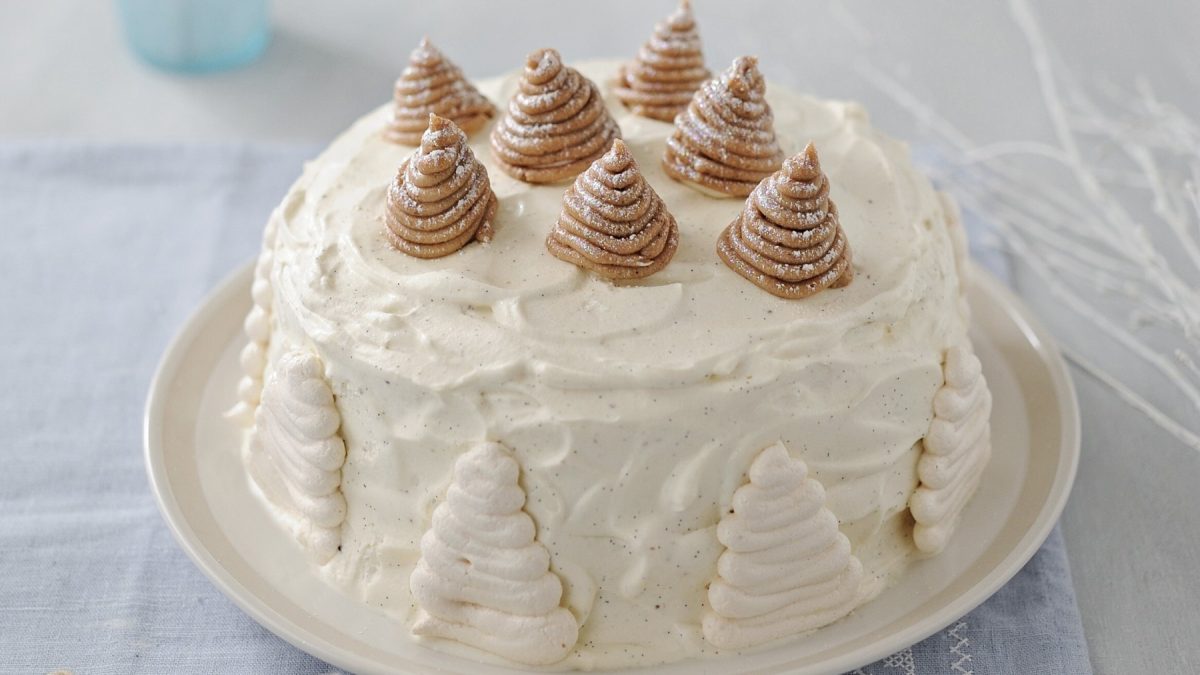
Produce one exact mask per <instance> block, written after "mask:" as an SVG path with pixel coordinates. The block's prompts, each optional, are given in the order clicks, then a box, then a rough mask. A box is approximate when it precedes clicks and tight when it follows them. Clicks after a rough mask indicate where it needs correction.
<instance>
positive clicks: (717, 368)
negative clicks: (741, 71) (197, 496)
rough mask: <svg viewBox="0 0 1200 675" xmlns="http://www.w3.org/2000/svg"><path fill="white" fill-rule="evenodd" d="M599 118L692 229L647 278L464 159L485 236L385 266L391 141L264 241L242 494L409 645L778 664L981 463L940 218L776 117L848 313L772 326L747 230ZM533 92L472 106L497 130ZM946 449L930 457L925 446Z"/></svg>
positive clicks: (856, 117)
mask: <svg viewBox="0 0 1200 675" xmlns="http://www.w3.org/2000/svg"><path fill="white" fill-rule="evenodd" d="M576 67H577V68H578V70H579V71H580V72H581V73H582V74H583V75H585V76H587V77H589V78H590V79H591V80H593V81H594V82H596V83H597V84H598V85H599V87H600V89H599V90H600V92H601V94H602V95H603V97H604V99H605V103H606V105H607V108H608V112H609V113H610V114H611V115H612V117H613V119H614V120H616V122H617V124H618V125H619V127H620V134H621V136H622V137H623V139H624V143H625V145H626V146H627V147H628V149H629V151H630V152H631V153H632V154H633V157H634V159H635V160H636V162H637V164H638V165H639V166H640V167H641V170H642V172H643V174H644V176H645V179H646V180H647V181H648V183H649V185H651V186H652V187H653V189H654V190H655V191H657V193H658V194H659V195H660V196H661V198H662V201H663V203H664V204H665V206H666V208H667V209H668V210H669V211H670V213H671V214H672V215H673V216H674V218H675V221H676V222H677V223H678V231H679V236H678V250H677V252H675V255H674V258H673V259H672V260H671V261H670V263H669V264H668V265H666V267H665V268H664V269H662V270H661V271H659V272H657V273H656V274H654V275H652V276H649V277H646V278H643V279H634V280H628V281H622V282H618V283H613V282H611V281H608V280H605V279H602V278H599V277H598V276H596V275H594V274H592V273H589V272H588V271H586V270H584V269H581V268H580V267H576V266H575V265H572V264H568V263H567V262H564V261H562V260H560V259H558V258H556V257H554V256H552V255H551V254H550V253H549V252H548V251H547V248H546V245H545V240H546V237H547V233H548V232H550V230H551V228H552V227H554V224H555V222H556V219H557V217H558V214H559V211H560V208H561V206H562V197H563V191H564V189H565V187H566V185H565V184H557V185H532V184H529V183H525V182H522V181H520V180H517V179H515V178H512V177H510V176H509V175H507V174H506V173H505V171H503V170H501V169H500V168H499V167H498V166H497V164H496V162H495V159H494V157H493V153H492V151H491V150H490V148H489V144H488V132H489V131H490V129H491V127H492V126H494V125H495V124H496V123H497V120H495V119H492V120H490V121H489V122H488V124H487V126H485V127H484V128H483V129H482V130H480V131H479V132H476V133H473V134H472V135H471V137H470V147H471V148H472V150H473V151H474V155H475V157H476V158H477V159H478V160H479V161H480V162H482V163H483V165H484V166H485V167H486V169H487V173H488V176H489V177H490V181H491V186H492V189H493V190H494V192H495V195H496V198H497V201H498V206H497V208H496V211H495V214H494V218H493V220H492V224H493V229H494V234H493V235H492V238H491V240H490V241H488V242H486V243H481V242H474V243H471V244H469V245H466V246H465V247H463V248H462V249H461V250H458V251H457V252H455V253H452V254H450V255H448V256H445V257H441V258H435V259H428V260H426V259H419V258H417V257H412V256H409V255H405V254H404V253H402V252H400V251H398V250H397V249H396V248H395V247H394V246H393V245H392V244H391V243H389V240H388V237H387V236H386V235H385V230H386V228H385V224H384V214H385V211H386V209H387V200H388V196H387V194H388V188H389V185H390V184H391V183H392V181H393V180H394V179H395V177H396V174H397V169H398V167H400V166H401V165H402V164H403V163H404V161H405V160H406V158H408V157H409V156H410V155H411V154H412V153H413V148H412V147H407V146H403V145H398V144H395V143H393V142H389V140H388V139H387V138H386V134H385V130H386V128H387V125H388V123H389V120H390V119H391V108H390V107H389V106H384V107H381V108H379V109H378V110H375V111H374V112H371V113H370V114H368V115H367V116H366V117H364V118H362V119H361V120H359V121H358V122H356V123H355V124H354V125H353V126H351V127H350V129H349V130H348V131H346V132H345V133H344V134H342V135H341V136H340V137H339V138H338V139H337V140H335V141H334V142H333V144H332V145H331V146H330V147H329V148H328V149H327V150H326V151H325V152H324V153H322V154H321V156H320V157H318V158H317V159H316V160H315V161H313V162H311V163H309V164H308V165H307V166H306V168H305V170H304V173H303V175H302V176H301V178H300V179H299V180H298V181H297V182H296V183H295V185H294V186H293V187H292V188H291V190H290V192H289V193H288V194H287V196H286V197H285V198H284V199H283V202H282V204H281V205H280V206H279V207H278V208H277V209H276V210H275V212H274V214H273V215H272V217H271V220H270V222H269V224H268V226H267V231H266V236H265V237H264V249H263V253H262V256H261V257H260V259H259V264H258V266H257V268H256V275H255V285H254V301H255V306H254V310H252V312H251V316H250V317H248V319H247V332H248V334H249V336H250V338H251V341H250V344H249V346H248V347H247V348H246V350H245V352H244V353H243V359H242V365H243V368H244V369H245V372H246V377H245V378H244V379H243V382H242V388H241V390H240V397H241V402H240V403H239V405H238V408H237V409H235V411H234V412H235V413H236V414H237V415H238V416H239V417H241V418H242V419H243V420H245V421H246V422H247V434H246V438H247V441H246V446H245V452H244V457H245V460H246V464H247V469H248V475H249V476H250V477H251V478H252V479H253V484H254V485H255V486H256V489H257V490H258V491H259V493H260V494H261V495H262V497H263V498H264V503H265V504H266V506H267V508H268V509H269V510H270V512H271V513H272V514H273V515H274V516H275V517H276V518H277V520H278V521H279V523H280V526H281V527H285V528H287V529H288V530H289V531H291V532H292V533H293V534H294V535H295V537H296V540H297V542H298V545H299V546H300V547H301V548H302V549H305V550H307V551H308V552H309V554H310V555H311V557H312V561H313V567H314V569H315V570H316V571H317V572H318V573H319V574H320V575H321V576H322V577H323V578H324V579H326V580H327V581H328V582H329V583H330V584H333V585H335V586H336V587H338V588H339V589H342V590H343V591H344V592H345V593H347V594H350V595H351V596H353V597H355V598H358V599H360V600H361V601H362V603H363V611H364V612H382V613H384V614H386V616H387V617H388V618H389V619H390V620H391V621H394V623H395V628H396V630H395V635H396V639H397V640H420V641H422V642H424V643H425V644H427V645H428V646H429V647H431V648H434V649H443V650H451V651H456V652H458V653H465V654H468V655H470V656H473V657H475V658H478V659H485V660H486V659H500V660H501V661H505V662H516V663H521V664H538V665H543V664H557V666H558V667H560V668H581V669H590V668H606V667H621V666H636V665H645V664H654V663H661V662H669V661H676V660H680V659H686V658H699V657H709V656H713V655H720V654H729V653H734V652H737V651H740V650H744V649H752V648H759V647H761V646H762V645H766V646H767V647H769V646H770V645H772V644H775V643H776V642H778V641H780V640H787V639H794V638H795V637H796V636H797V635H801V634H803V633H804V632H806V631H811V630H814V629H819V628H820V627H821V626H823V625H826V624H828V623H831V622H833V621H836V620H838V619H840V618H842V617H844V616H845V615H847V614H848V613H850V612H851V611H852V610H853V609H854V608H855V607H857V606H859V605H861V604H862V603H865V602H868V601H869V600H870V599H872V598H873V597H875V596H876V595H877V594H878V593H879V592H880V591H881V590H883V589H884V588H885V587H886V586H888V584H889V583H892V582H893V581H894V580H895V579H897V578H898V577H899V576H900V575H903V574H904V573H905V571H906V568H907V566H908V565H909V563H910V561H912V560H914V559H916V558H917V557H918V556H920V555H923V554H932V553H935V552H937V551H938V550H940V549H941V548H942V547H943V546H944V545H945V543H946V541H947V538H948V537H950V535H951V534H952V530H953V526H954V522H955V520H956V519H957V516H958V513H959V511H960V510H961V508H962V506H963V504H965V503H966V501H967V500H968V499H969V497H970V494H971V493H972V492H973V491H974V488H975V485H976V483H977V482H978V476H979V472H980V471H982V467H983V465H984V463H986V459H987V451H988V444H987V410H988V405H990V398H989V397H988V394H987V388H986V385H985V384H984V383H983V381H982V377H981V375H980V372H979V364H978V360H977V359H976V358H975V356H974V355H973V351H972V349H971V346H970V341H969V339H968V337H967V324H968V316H967V308H966V304H965V302H964V300H963V291H964V288H963V285H964V276H965V274H964V260H965V240H964V237H963V234H962V228H961V225H960V224H959V222H958V217H957V212H956V210H955V208H954V206H953V204H952V202H951V201H950V200H949V199H948V198H947V197H946V196H945V195H942V194H940V193H938V192H937V191H935V190H934V188H933V187H932V186H931V185H930V183H929V181H928V180H927V179H926V178H925V177H924V176H923V175H922V174H921V173H919V172H918V171H917V170H916V169H914V167H913V166H912V163H911V160H910V158H909V152H908V148H907V147H906V146H905V145H904V144H903V143H900V142H897V141H895V140H892V139H890V138H888V137H886V136H884V135H883V134H881V133H880V132H878V131H877V130H875V129H874V128H873V127H872V126H871V125H870V123H869V122H868V120H867V115H866V113H865V112H864V110H863V109H862V108H861V107H860V106H859V105H857V104H854V103H846V102H838V101H827V100H819V99H816V98H812V97H810V96H805V95H801V94H798V93H795V92H793V91H789V90H788V89H786V88H784V87H781V86H777V85H773V84H772V85H768V88H767V100H768V101H769V103H770V105H771V108H772V109H773V111H774V129H775V133H776V134H777V136H778V140H779V144H780V145H781V146H782V149H783V151H784V154H785V155H786V156H793V155H796V154H797V153H799V152H800V151H801V150H802V149H803V148H804V147H805V145H806V144H807V143H809V142H810V141H811V142H813V143H814V144H815V146H816V147H818V148H819V149H820V153H821V167H822V168H823V169H824V171H825V172H826V174H827V175H828V180H829V185H830V188H829V189H830V197H831V199H832V200H833V201H834V202H836V204H837V207H838V212H839V214H840V221H841V226H842V228H844V231H845V236H846V238H847V240H848V241H849V244H850V247H851V248H852V249H853V273H854V279H853V283H850V284H849V285H847V286H845V287H841V288H830V289H827V290H824V291H822V292H820V293H816V294H815V295H812V296H811V297H807V298H804V299H799V300H797V299H784V298H781V297H776V296H775V295H772V294H770V293H768V292H766V291H764V290H763V289H761V288H759V287H758V286H756V285H754V284H752V283H750V282H749V281H747V280H746V279H745V278H743V277H742V276H740V275H739V274H738V273H737V272H735V271H734V270H732V269H730V268H729V267H728V266H726V265H725V264H723V263H722V261H721V260H720V259H719V258H718V256H717V254H716V252H715V249H714V247H715V245H716V242H717V240H718V238H719V237H720V235H721V233H722V231H723V230H724V228H725V227H726V226H727V225H729V224H730V222H731V221H733V220H734V219H735V218H736V217H737V216H738V214H739V212H740V211H741V210H742V208H743V204H744V202H743V199H742V198H740V197H738V198H729V197H726V198H718V197H716V196H713V195H712V194H707V193H702V192H700V191H697V190H695V189H692V188H691V187H689V186H688V185H685V184H684V183H682V182H679V181H677V180H674V179H672V178H671V177H669V176H668V175H667V174H666V173H665V172H664V171H663V169H662V167H661V158H662V156H663V153H664V145H665V143H666V141H667V138H668V136H669V135H670V134H671V131H672V124H671V123H669V122H662V121H656V120H654V119H648V118H645V117H639V116H637V115H634V114H632V113H631V112H630V111H629V110H627V109H626V108H625V107H624V106H622V104H621V103H620V102H619V101H618V100H617V99H616V97H615V96H614V95H613V92H612V89H611V85H610V84H609V83H611V82H612V81H613V80H614V78H615V76H616V75H617V73H618V64H617V63H616V62H591V63H583V64H578V65H577V66H576ZM518 77H519V74H513V75H509V76H506V77H501V78H498V79H492V80H487V81H484V82H481V83H479V84H478V85H477V86H478V88H479V90H480V91H481V92H482V93H483V94H485V95H486V96H487V97H488V98H489V99H490V100H491V101H493V102H495V103H499V104H501V105H503V103H504V102H506V101H508V99H509V98H510V97H511V96H512V94H513V92H514V90H515V89H516V87H517V82H518ZM931 436H932V441H931V442H930V443H926V442H924V439H926V438H929V437H931Z"/></svg>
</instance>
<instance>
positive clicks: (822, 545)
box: [703, 443, 863, 649]
mask: <svg viewBox="0 0 1200 675" xmlns="http://www.w3.org/2000/svg"><path fill="white" fill-rule="evenodd" d="M749 477H750V481H749V482H748V483H747V484H746V485H743V486H742V487H740V488H738V490H737V492H735V493H734V494H733V508H732V509H731V511H732V513H729V514H727V515H725V516H723V517H722V518H721V523H720V525H718V526H717V539H719V540H720V542H721V543H722V544H723V545H724V546H725V547H726V550H725V552H724V553H722V554H721V557H720V558H719V559H718V560H717V578H716V579H714V580H713V582H712V585H711V586H709V589H708V602H709V605H710V606H711V608H712V609H711V611H709V612H707V613H706V614H705V617H704V624H703V625H704V637H705V638H706V639H707V640H708V641H709V642H711V643H713V644H714V645H716V646H718V647H720V648H722V649H744V648H746V647H751V646H754V645H759V644H763V643H765V642H770V641H771V640H776V639H779V638H781V637H784V636H788V635H796V634H799V633H804V632H806V631H810V630H813V629H814V628H820V627H821V626H824V625H826V624H829V623H832V622H834V621H837V620H838V619H840V618H842V617H843V616H846V615H847V614H849V613H850V610H852V609H854V607H855V606H856V605H857V604H858V601H859V593H860V588H861V584H862V580H863V566H862V563H860V562H859V560H858V558H856V557H854V556H853V555H852V554H851V553H850V540H849V539H847V538H846V535H844V534H842V533H841V532H839V531H838V522H837V516H835V515H833V512H832V511H830V510H829V509H827V508H825V488H823V487H821V484H820V483H818V482H817V481H815V480H813V479H812V478H809V477H808V468H807V467H806V466H805V465H804V462H802V461H800V460H799V459H792V458H791V457H790V456H789V455H788V451H787V448H785V447H784V446H783V444H782V443H776V444H774V445H772V446H770V447H768V448H766V449H765V450H763V451H762V454H760V455H759V456H758V458H757V459H755V460H754V463H753V464H752V465H751V466H750V472H749Z"/></svg>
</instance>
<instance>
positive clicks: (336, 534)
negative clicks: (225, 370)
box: [255, 350, 346, 563]
mask: <svg viewBox="0 0 1200 675" xmlns="http://www.w3.org/2000/svg"><path fill="white" fill-rule="evenodd" d="M341 424H342V420H341V415H340V413H339V412H338V409H337V405H336V404H335V402H334V398H333V391H332V390H331V389H330V388H329V384H328V382H326V380H325V368H324V366H323V365H322V363H321V360H320V359H319V358H318V357H317V356H316V355H315V354H313V353H311V352H308V351H305V350H296V351H291V352H288V353H286V354H284V355H283V356H282V357H280V359H279V362H278V363H277V364H275V368H274V371H273V372H272V374H271V378H270V380H269V381H268V382H267V384H266V386H265V387H264V388H263V395H262V404H261V405H259V407H258V412H257V413H256V415H255V438H256V443H257V444H258V447H260V448H261V449H262V450H263V451H264V452H266V453H267V455H268V456H269V457H270V460H271V463H272V464H273V465H274V467H275V470H276V472H277V473H278V475H279V477H280V479H282V481H283V484H284V485H285V486H286V488H287V492H288V495H289V497H290V500H291V503H292V506H293V507H294V509H295V511H296V513H297V519H296V520H297V528H296V535H297V537H298V538H299V539H300V543H301V544H303V545H305V546H306V547H308V548H309V550H311V551H312V553H313V555H314V557H315V558H316V560H317V561H318V562H320V563H324V562H327V561H328V560H329V559H330V558H332V557H333V556H334V554H336V553H337V549H338V546H339V545H340V544H341V540H342V536H341V528H342V522H343V521H344V520H345V519H346V499H345V497H344V496H343V495H342V464H343V463H344V462H345V461H346V446H345V443H344V442H343V441H342V437H341V435H340V431H339V430H340V428H341Z"/></svg>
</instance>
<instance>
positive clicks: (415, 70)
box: [384, 38, 496, 145]
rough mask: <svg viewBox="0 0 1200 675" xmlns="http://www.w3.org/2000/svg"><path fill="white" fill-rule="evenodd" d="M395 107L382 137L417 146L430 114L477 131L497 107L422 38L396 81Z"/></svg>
mask: <svg viewBox="0 0 1200 675" xmlns="http://www.w3.org/2000/svg"><path fill="white" fill-rule="evenodd" d="M394 98H395V107H394V108H393V109H392V118H391V120H390V121H389V122H388V126H387V129H386V130H385V131H384V136H385V137H386V138H387V139H388V140H389V141H392V142H393V143H400V144H402V145H417V144H418V143H420V142H421V134H423V133H425V127H426V125H427V124H428V122H429V114H430V113H434V114H436V115H438V116H440V117H445V118H446V119H449V120H452V121H453V122H454V123H455V124H457V125H458V128H459V129H462V130H463V131H464V132H466V133H468V134H469V133H471V132H473V131H476V130H478V129H479V128H481V127H482V126H483V125H485V124H487V121H488V120H489V119H491V118H492V117H493V116H495V114H496V107H495V106H494V105H492V102H491V101H489V100H487V97H485V96H484V95H483V94H481V93H479V90H478V89H476V88H475V86H474V85H472V84H471V83H470V82H468V81H467V79H466V78H465V77H463V74H462V71H461V70H459V68H458V66H456V65H454V64H453V63H451V62H450V61H449V59H447V58H446V57H445V56H444V55H443V54H442V53H441V52H440V51H439V50H438V49H437V48H436V47H434V46H433V45H432V44H430V42H429V38H423V39H422V40H421V44H419V45H417V48H416V49H414V50H413V52H412V54H411V55H409V57H408V67H407V68H405V69H404V72H403V73H401V74H400V78H399V79H397V80H396V87H395V92H394Z"/></svg>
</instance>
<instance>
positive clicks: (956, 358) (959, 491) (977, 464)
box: [908, 343, 992, 554]
mask: <svg viewBox="0 0 1200 675" xmlns="http://www.w3.org/2000/svg"><path fill="white" fill-rule="evenodd" d="M942 370H943V373H944V376H945V384H943V385H942V388H941V389H939V390H938V392H937V394H935V395H934V397H933V422H932V423H930V425H929V433H928V434H926V436H925V438H924V440H923V442H922V446H923V452H922V453H921V459H920V460H918V461H917V478H918V480H920V483H919V484H918V485H917V489H916V491H914V492H913V495H912V497H910V498H909V504H908V507H909V511H910V512H912V515H913V519H914V520H915V521H916V525H915V526H914V527H913V542H914V543H915V544H916V546H917V549H918V550H920V551H921V552H922V553H929V554H933V553H939V552H941V550H942V549H943V548H945V546H946V542H947V541H948V540H949V538H950V535H951V534H952V533H953V532H954V527H955V526H956V525H957V523H958V518H959V515H960V514H961V513H962V510H963V507H965V506H966V505H967V502H968V501H969V500H970V499H971V495H973V494H975V490H976V489H977V488H978V487H979V481H980V478H981V477H982V475H983V469H984V468H985V467H986V466H987V463H988V460H989V459H990V458H991V456H992V442H991V425H990V422H989V419H990V417H991V413H992V394H991V391H990V390H989V389H988V386H987V381H986V380H985V379H984V377H983V367H982V364H980V362H979V358H978V357H976V356H975V353H974V351H973V350H972V349H971V345H970V343H966V344H964V345H957V346H954V347H951V348H950V349H948V350H946V361H945V363H944V364H943V366H942Z"/></svg>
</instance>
